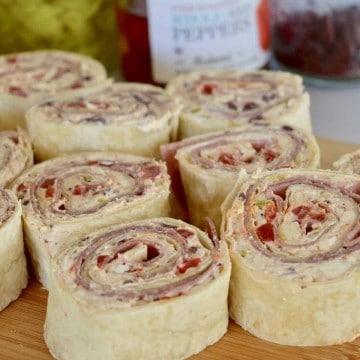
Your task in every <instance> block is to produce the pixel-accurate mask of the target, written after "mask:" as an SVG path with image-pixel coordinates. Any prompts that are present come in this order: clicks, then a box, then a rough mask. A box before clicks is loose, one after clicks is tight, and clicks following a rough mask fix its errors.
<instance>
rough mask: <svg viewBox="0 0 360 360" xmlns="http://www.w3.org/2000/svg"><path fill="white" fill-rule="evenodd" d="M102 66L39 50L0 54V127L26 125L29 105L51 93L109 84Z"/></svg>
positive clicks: (86, 59)
mask: <svg viewBox="0 0 360 360" xmlns="http://www.w3.org/2000/svg"><path fill="white" fill-rule="evenodd" d="M110 83H111V80H110V79H107V75H106V71H105V68H104V67H103V65H102V64H101V63H100V62H98V61H96V60H94V59H92V58H89V57H87V56H84V55H79V54H75V53H71V52H65V51H58V50H42V51H32V52H23V53H14V54H9V55H2V56H0V94H1V96H0V129H1V130H13V129H15V128H16V127H17V126H18V125H21V126H25V118H24V116H25V113H26V111H27V110H28V109H30V107H31V106H33V105H35V104H37V103H39V102H42V101H46V100H47V99H49V98H52V97H54V96H56V97H60V98H64V97H72V96H75V95H77V94H78V95H79V94H86V93H88V92H91V91H94V90H96V89H99V88H102V87H103V86H105V85H107V84H110Z"/></svg>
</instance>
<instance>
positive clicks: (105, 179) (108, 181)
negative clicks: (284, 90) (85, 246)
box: [12, 152, 170, 287]
mask: <svg viewBox="0 0 360 360" xmlns="http://www.w3.org/2000/svg"><path fill="white" fill-rule="evenodd" d="M169 185H170V180H169V178H168V175H167V172H166V166H165V164H163V163H160V162H157V161H154V160H151V159H148V158H143V157H138V156H134V155H126V154H120V153H110V152H93V153H81V154H74V155H67V156H62V157H58V158H56V159H51V160H48V161H45V162H42V163H39V164H37V165H35V166H33V167H32V168H30V169H29V170H27V171H25V173H24V174H23V175H21V176H20V177H19V178H18V179H17V180H16V181H15V182H14V184H13V185H12V188H13V189H14V190H15V191H16V193H17V196H18V198H19V199H21V201H22V205H23V223H24V232H25V242H26V245H27V247H28V249H29V252H30V255H31V260H32V265H33V268H34V270H35V274H36V276H37V278H38V279H39V280H40V281H41V283H42V284H43V285H44V286H45V287H48V276H49V266H50V265H49V262H50V258H51V257H52V256H54V255H55V254H56V253H57V252H58V251H59V250H60V249H61V247H63V246H65V245H66V244H67V243H69V242H71V241H72V238H74V237H75V238H76V237H79V236H82V235H84V234H86V233H88V232H91V231H93V230H95V229H98V228H101V227H104V226H107V225H112V224H117V223H120V222H124V221H129V220H137V219H143V218H150V217H154V216H167V215H168V195H169Z"/></svg>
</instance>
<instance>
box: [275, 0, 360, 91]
mask: <svg viewBox="0 0 360 360" xmlns="http://www.w3.org/2000/svg"><path fill="white" fill-rule="evenodd" d="M271 15H272V45H273V53H274V60H275V66H280V67H281V68H285V69H287V70H295V71H297V72H300V73H301V74H302V75H304V76H305V78H306V79H307V80H310V81H312V83H318V84H319V83H320V84H337V83H342V82H346V83H349V82H356V83H358V82H359V83H360V0H302V1H294V0H272V2H271Z"/></svg>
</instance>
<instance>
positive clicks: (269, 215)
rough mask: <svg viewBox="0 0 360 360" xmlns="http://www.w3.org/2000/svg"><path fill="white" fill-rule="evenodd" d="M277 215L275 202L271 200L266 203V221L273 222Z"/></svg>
mask: <svg viewBox="0 0 360 360" xmlns="http://www.w3.org/2000/svg"><path fill="white" fill-rule="evenodd" d="M276 215H277V207H276V205H275V203H273V202H269V203H268V204H266V208H265V219H266V221H267V222H271V221H272V220H274V219H275V218H276Z"/></svg>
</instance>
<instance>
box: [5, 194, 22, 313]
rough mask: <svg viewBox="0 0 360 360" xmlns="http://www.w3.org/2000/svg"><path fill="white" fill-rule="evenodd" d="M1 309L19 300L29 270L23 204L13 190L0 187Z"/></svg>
mask: <svg viewBox="0 0 360 360" xmlns="http://www.w3.org/2000/svg"><path fill="white" fill-rule="evenodd" d="M0 242H1V245H0V255H1V263H0V310H3V309H4V308H5V307H6V306H7V305H9V304H10V303H11V302H12V301H14V300H16V299H17V298H18V297H19V296H20V294H21V291H22V289H24V288H25V287H26V285H27V280H28V273H27V267H26V257H25V253H24V243H23V233H22V225H21V205H20V202H19V201H18V200H17V199H16V197H15V195H14V194H13V193H12V192H10V191H9V190H4V189H0Z"/></svg>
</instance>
